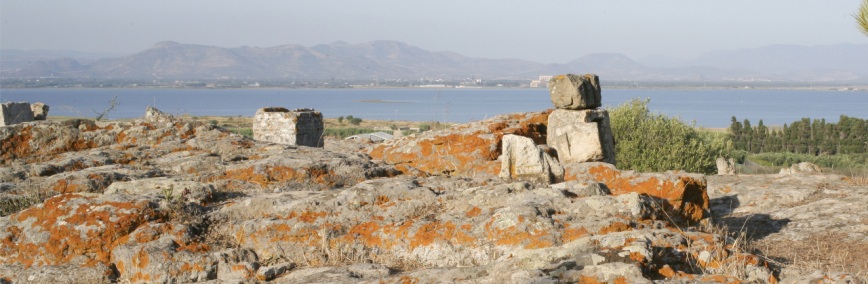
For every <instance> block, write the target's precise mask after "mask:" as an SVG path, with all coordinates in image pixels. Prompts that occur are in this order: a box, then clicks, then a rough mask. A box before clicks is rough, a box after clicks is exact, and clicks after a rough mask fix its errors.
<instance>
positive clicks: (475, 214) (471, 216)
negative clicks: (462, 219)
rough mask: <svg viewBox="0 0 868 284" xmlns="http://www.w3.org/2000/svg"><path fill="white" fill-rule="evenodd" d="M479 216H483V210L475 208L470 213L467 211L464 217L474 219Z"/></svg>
mask: <svg viewBox="0 0 868 284" xmlns="http://www.w3.org/2000/svg"><path fill="white" fill-rule="evenodd" d="M479 214H482V209H479V207H476V206H474V207H473V209H470V211H467V213H466V214H464V216H466V217H467V218H473V217H476V216H479Z"/></svg>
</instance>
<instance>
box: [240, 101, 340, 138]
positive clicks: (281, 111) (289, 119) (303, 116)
mask: <svg viewBox="0 0 868 284" xmlns="http://www.w3.org/2000/svg"><path fill="white" fill-rule="evenodd" d="M323 129H324V126H323V120H322V113H320V112H318V111H314V110H313V109H297V110H293V111H290V110H288V109H285V108H282V107H268V108H261V109H259V110H257V111H256V117H255V118H254V120H253V139H255V140H260V141H268V142H273V143H279V144H288V145H299V146H309V147H322V146H323V138H322V134H323Z"/></svg>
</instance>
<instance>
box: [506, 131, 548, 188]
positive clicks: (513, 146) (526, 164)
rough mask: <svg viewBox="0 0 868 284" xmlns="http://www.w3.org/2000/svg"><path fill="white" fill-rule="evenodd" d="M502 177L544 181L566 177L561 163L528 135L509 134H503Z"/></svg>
mask: <svg viewBox="0 0 868 284" xmlns="http://www.w3.org/2000/svg"><path fill="white" fill-rule="evenodd" d="M502 145H503V150H501V152H502V154H501V156H500V157H499V158H498V159H499V160H500V161H501V167H500V177H502V178H507V179H529V180H535V181H541V182H544V183H551V182H558V181H560V180H563V178H564V170H563V168H562V167H561V165H560V164H559V163H558V162H557V161H556V160H554V159H553V158H552V157H551V156H549V154H548V153H546V152H545V151H543V150H541V149H540V148H538V147H537V145H535V144H534V143H533V140H531V139H530V138H527V137H522V136H518V135H512V134H508V135H505V136H503V140H502Z"/></svg>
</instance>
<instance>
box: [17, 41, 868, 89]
mask: <svg viewBox="0 0 868 284" xmlns="http://www.w3.org/2000/svg"><path fill="white" fill-rule="evenodd" d="M68 53H69V54H70V56H58V55H63V54H64V53H63V52H47V51H41V53H37V52H30V53H28V52H27V51H20V50H2V51H0V54H3V56H0V61H2V64H0V65H2V66H3V68H2V70H0V76H2V77H5V78H28V77H62V78H87V79H161V80H162V79H257V80H259V79H270V80H328V79H335V78H340V79H357V80H376V79H404V80H411V79H420V78H433V79H463V78H471V77H476V78H479V77H485V78H502V79H518V80H523V79H532V78H536V77H537V76H540V75H551V74H560V73H596V74H598V75H600V76H601V77H602V78H605V79H607V80H626V81H630V80H636V81H689V80H694V81H695V80H702V81H728V80H736V81H737V80H757V81H763V80H767V81H799V80H813V81H860V80H868V68H863V67H862V66H864V65H868V44H862V45H857V44H838V45H827V46H800V45H772V46H765V47H759V48H748V49H738V50H725V51H713V52H709V53H706V54H703V55H701V56H699V57H696V58H692V59H684V60H681V59H678V60H671V62H667V61H666V60H667V59H666V58H664V57H646V58H645V60H642V61H637V60H634V59H632V58H630V57H628V56H626V55H624V54H619V53H593V54H587V55H583V56H580V57H578V58H576V59H574V60H572V61H569V62H566V63H563V64H558V63H554V64H543V63H538V62H533V61H528V60H522V59H487V58H473V57H467V56H464V55H461V54H458V53H455V52H451V51H437V52H434V51H428V50H425V49H422V48H420V47H416V46H413V45H410V44H407V43H404V42H399V41H389V40H377V41H370V42H364V43H359V44H350V43H347V42H343V41H336V42H333V43H329V44H317V45H313V46H303V45H297V44H285V45H278V46H274V47H249V46H241V47H235V48H223V47H216V46H209V45H200V44H187V43H179V42H175V41H162V42H158V43H156V44H154V45H153V46H152V47H150V48H148V49H145V50H142V51H140V52H137V53H134V54H130V55H126V56H119V57H113V58H102V59H94V58H93V57H92V56H91V57H80V56H79V57H76V54H78V55H81V54H88V53H81V52H79V53H75V52H68ZM92 54H93V53H91V55H92ZM52 56H58V57H56V58H54V57H52ZM667 63H668V64H667ZM654 65H657V66H654Z"/></svg>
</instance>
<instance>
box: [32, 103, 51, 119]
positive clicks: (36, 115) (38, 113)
mask: <svg viewBox="0 0 868 284" xmlns="http://www.w3.org/2000/svg"><path fill="white" fill-rule="evenodd" d="M30 110H31V111H32V112H33V120H45V119H46V118H48V105H46V104H44V103H41V102H35V103H32V104H30Z"/></svg>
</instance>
